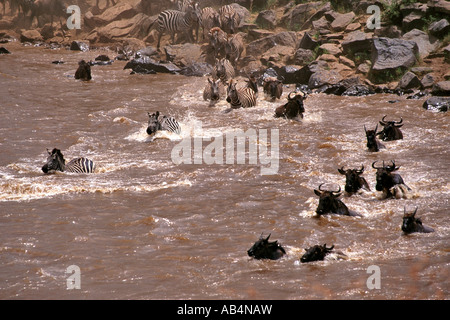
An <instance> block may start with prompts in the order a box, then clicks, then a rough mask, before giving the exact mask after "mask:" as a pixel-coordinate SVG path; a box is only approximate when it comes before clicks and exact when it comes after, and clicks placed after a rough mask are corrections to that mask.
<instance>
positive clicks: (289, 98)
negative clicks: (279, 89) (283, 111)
mask: <svg viewBox="0 0 450 320" xmlns="http://www.w3.org/2000/svg"><path fill="white" fill-rule="evenodd" d="M291 94H294V97H295V91H291V92H289V94H288V100H292V99H294V97H291Z"/></svg>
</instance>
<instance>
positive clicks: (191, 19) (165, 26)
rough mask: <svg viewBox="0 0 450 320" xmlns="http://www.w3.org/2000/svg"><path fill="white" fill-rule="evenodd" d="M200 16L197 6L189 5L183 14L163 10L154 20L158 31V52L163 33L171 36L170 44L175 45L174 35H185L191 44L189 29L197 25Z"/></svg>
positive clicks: (177, 11)
mask: <svg viewBox="0 0 450 320" xmlns="http://www.w3.org/2000/svg"><path fill="white" fill-rule="evenodd" d="M199 16H200V9H199V7H198V4H197V3H196V4H194V5H189V6H188V7H187V9H186V11H185V12H183V11H179V10H164V11H163V12H161V13H160V14H159V15H158V18H157V20H156V30H157V31H158V45H157V46H156V48H157V49H158V50H159V47H160V43H161V37H162V35H163V34H164V32H165V31H168V32H170V33H171V34H172V43H173V44H174V43H175V33H177V32H184V33H186V35H187V37H188V38H189V41H191V42H193V39H192V33H191V29H192V28H193V27H195V24H196V23H198V20H199Z"/></svg>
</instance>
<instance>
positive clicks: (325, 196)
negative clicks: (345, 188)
mask: <svg viewBox="0 0 450 320" xmlns="http://www.w3.org/2000/svg"><path fill="white" fill-rule="evenodd" d="M322 185H323V183H322V184H321V185H319V189H314V193H315V194H316V195H317V196H318V197H319V205H318V206H317V209H316V213H317V214H318V215H319V216H321V215H323V214H328V213H334V214H340V215H345V216H361V215H360V214H359V213H357V212H355V211H353V210H349V209H348V208H347V206H346V205H345V204H344V203H343V202H342V201H341V200H339V199H338V198H339V197H340V196H341V194H342V193H341V187H340V186H339V190H337V191H329V190H322V189H321V188H322Z"/></svg>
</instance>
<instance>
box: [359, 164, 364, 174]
mask: <svg viewBox="0 0 450 320" xmlns="http://www.w3.org/2000/svg"><path fill="white" fill-rule="evenodd" d="M363 172H364V165H362V166H361V169H359V170H358V173H359V174H361V173H363Z"/></svg>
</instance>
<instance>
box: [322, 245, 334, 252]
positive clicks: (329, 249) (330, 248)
mask: <svg viewBox="0 0 450 320" xmlns="http://www.w3.org/2000/svg"><path fill="white" fill-rule="evenodd" d="M323 247H324V248H325V250H326V251H331V250H333V248H334V245H332V246H331V247H329V248H327V244H326V243H325V244H324V245H323Z"/></svg>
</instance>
